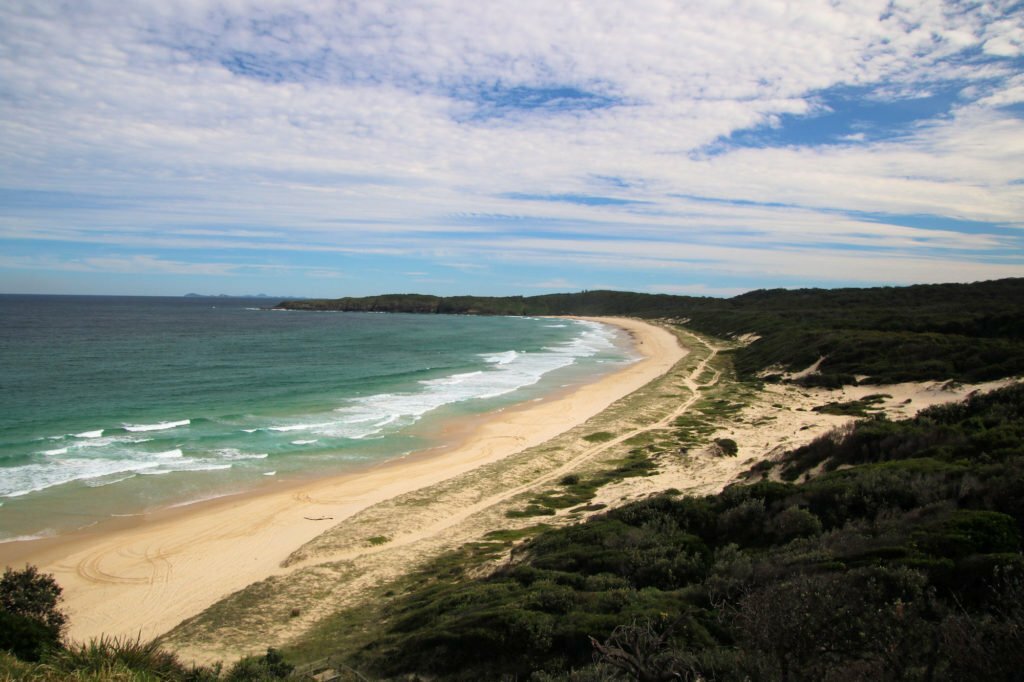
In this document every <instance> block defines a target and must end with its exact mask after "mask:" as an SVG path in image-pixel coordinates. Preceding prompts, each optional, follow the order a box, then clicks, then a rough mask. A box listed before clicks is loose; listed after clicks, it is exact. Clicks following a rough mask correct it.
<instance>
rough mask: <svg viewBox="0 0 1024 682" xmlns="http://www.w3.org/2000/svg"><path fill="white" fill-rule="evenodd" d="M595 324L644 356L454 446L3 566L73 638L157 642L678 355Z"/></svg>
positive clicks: (647, 337) (50, 548) (553, 432)
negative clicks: (25, 576) (397, 502)
mask: <svg viewBox="0 0 1024 682" xmlns="http://www.w3.org/2000/svg"><path fill="white" fill-rule="evenodd" d="M600 320H601V321H604V322H609V323H612V324H615V325H618V326H620V327H622V328H623V329H626V330H627V331H629V332H630V333H631V334H632V335H633V338H634V341H635V343H636V347H637V349H638V350H639V351H640V352H641V353H642V355H643V359H642V360H640V361H639V362H637V363H634V364H632V365H629V366H628V367H626V368H624V369H622V370H620V371H618V372H616V373H614V374H611V375H608V376H605V377H603V378H601V379H599V380H598V381H595V382H593V383H590V384H585V385H583V386H581V387H579V388H578V389H576V390H574V391H572V392H570V393H568V394H565V395H560V396H556V397H554V398H551V399H548V400H544V401H539V402H535V403H530V404H527V405H524V406H520V407H517V408H512V409H507V410H505V411H503V412H498V413H495V414H493V415H491V416H489V417H488V418H487V419H484V420H481V421H480V422H479V423H477V425H476V426H475V428H473V429H472V431H471V432H470V433H469V434H467V435H466V436H465V437H464V438H462V439H461V442H460V443H458V444H457V445H453V446H452V447H450V448H447V449H442V450H438V451H435V452H432V453H429V454H427V455H423V456H413V457H409V458H407V459H404V460H402V461H400V462H395V463H391V464H387V465H381V466H379V467H376V468H373V469H370V470H367V471H365V472H362V473H357V474H350V475H345V476H341V477H335V478H330V479H325V480H319V481H315V482H309V483H303V484H301V485H298V486H295V487H292V488H289V489H287V490H280V489H279V490H275V491H273V492H267V493H260V494H250V495H243V496H238V497H233V498H225V499H221V500H216V501H212V502H208V503H203V504H197V505H194V506H192V507H186V508H179V509H171V510H164V511H162V512H157V513H154V514H151V515H148V516H147V517H145V518H142V519H141V520H138V521H136V522H134V523H133V525H131V526H130V527H127V528H120V529H114V530H103V531H101V532H92V533H89V534H83V535H77V536H76V535H71V536H67V537H65V538H62V539H61V540H60V542H57V543H48V544H40V545H38V550H35V549H33V547H31V546H29V547H27V548H26V547H25V546H21V547H5V548H2V549H0V551H2V552H4V553H3V554H0V561H3V563H8V562H11V558H12V557H15V556H16V557H17V563H22V562H26V561H27V562H30V563H35V564H37V565H38V566H40V568H41V569H42V570H43V571H44V572H47V573H52V574H54V576H55V577H56V579H57V581H58V582H59V583H60V584H61V585H62V586H63V588H64V597H65V607H66V610H67V611H68V614H69V616H70V622H71V629H70V635H71V637H73V638H76V639H85V638H89V637H93V636H97V635H99V634H101V633H105V634H108V635H130V636H136V635H139V634H141V636H142V638H143V639H149V638H152V637H154V636H157V635H160V634H162V633H164V632H166V631H168V630H169V629H170V628H172V627H174V626H175V625H176V624H178V623H179V622H180V621H182V620H183V619H185V618H188V617H190V616H193V615H195V614H196V613H198V612H200V611H202V610H203V609H205V608H207V607H208V606H209V605H210V604H212V603H214V602H215V601H217V600H218V599H221V598H222V597H224V596H226V595H228V594H230V593H232V592H234V591H236V590H239V589H241V588H243V587H245V586H246V585H249V584H250V583H253V582H255V581H258V580H261V579H264V578H267V577H268V576H272V575H277V574H281V573H285V572H288V571H292V570H295V566H292V567H289V568H283V567H282V563H283V562H284V561H285V559H286V558H287V557H289V555H291V554H292V553H293V552H295V551H296V550H297V549H299V548H300V547H302V546H303V545H305V544H307V543H308V542H310V541H312V540H314V539H315V538H316V537H317V536H318V535H320V534H321V533H323V532H324V531H326V530H328V529H330V528H332V527H333V526H334V525H336V524H338V523H340V522H341V521H342V520H344V519H346V518H348V517H351V516H352V515H353V514H356V513H357V512H359V511H361V510H364V509H366V508H368V507H370V506H372V505H374V504H377V503H380V502H382V501H384V500H388V499H391V498H394V497H396V496H399V495H402V494H405V493H408V492H410V491H414V490H418V489H421V488H424V487H426V486H430V485H433V484H436V483H438V482H440V481H444V480H447V479H450V478H452V477H455V476H458V475H460V474H463V473H465V472H468V471H471V470H473V469H476V468H478V467H481V466H484V465H486V464H488V463H492V462H495V461H498V460H500V459H502V458H504V457H507V456H508V455H511V454H513V453H516V452H520V451H522V450H524V449H526V448H529V447H532V446H535V445H538V444H540V443H544V442H546V441H548V440H549V439H552V438H554V437H555V436H557V435H559V434H561V433H563V432H565V431H566V430H568V429H570V428H572V427H573V426H575V425H577V424H580V423H583V422H584V421H586V420H587V419H589V418H591V417H592V416H594V415H596V414H598V413H600V412H601V411H602V410H604V409H606V408H607V407H608V406H609V405H611V404H612V403H613V402H615V401H616V400H618V399H620V398H621V397H623V396H625V395H628V394H629V393H632V392H633V391H636V390H637V389H639V388H641V387H642V386H644V385H645V384H647V383H649V382H650V381H652V380H653V379H655V378H657V377H659V376H661V375H662V374H664V373H665V372H667V371H668V370H669V369H671V368H672V367H673V366H674V365H675V364H676V362H678V361H679V360H680V359H681V358H682V357H683V356H684V355H685V351H684V350H683V349H682V348H681V347H680V346H679V344H678V343H677V339H676V337H675V336H674V335H673V334H672V333H670V332H668V331H666V330H665V329H662V328H660V327H656V326H653V325H650V324H647V323H644V322H639V321H636V320H630V319H625V318H600ZM311 519H316V520H311ZM13 544H23V543H13Z"/></svg>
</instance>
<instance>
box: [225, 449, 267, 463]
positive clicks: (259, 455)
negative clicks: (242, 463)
mask: <svg viewBox="0 0 1024 682" xmlns="http://www.w3.org/2000/svg"><path fill="white" fill-rule="evenodd" d="M216 453H217V455H218V457H220V458H221V459H230V460H235V459H242V460H244V459H266V458H267V455H268V454H269V453H266V452H242V451H241V450H239V449H237V448H221V449H220V450H216Z"/></svg>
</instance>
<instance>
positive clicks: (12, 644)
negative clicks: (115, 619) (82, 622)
mask: <svg viewBox="0 0 1024 682" xmlns="http://www.w3.org/2000/svg"><path fill="white" fill-rule="evenodd" d="M60 600H61V588H60V585H58V584H57V582H56V581H55V580H54V579H53V576H51V575H46V574H43V573H40V572H39V571H38V569H37V568H36V567H35V566H26V567H25V568H24V569H23V570H20V571H16V570H14V569H13V568H10V567H7V568H6V569H5V570H4V575H3V578H0V649H2V650H6V651H10V652H12V653H13V654H14V655H16V656H17V657H18V658H21V659H22V660H26V661H38V660H39V659H40V658H42V656H43V655H44V654H45V653H46V652H47V651H50V650H53V649H56V648H59V646H60V639H61V635H62V634H63V633H64V627H65V625H66V624H67V615H65V614H64V612H63V611H61V610H60V608H58V606H57V605H58V604H59V602H60Z"/></svg>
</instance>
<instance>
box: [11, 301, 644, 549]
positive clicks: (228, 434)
mask: <svg viewBox="0 0 1024 682" xmlns="http://www.w3.org/2000/svg"><path fill="white" fill-rule="evenodd" d="M272 303H273V301H268V300H267V299H225V298H150V297H89V296H14V295H5V296H0V505H2V506H0V541H9V540H11V539H15V538H26V537H37V536H46V535H52V534H55V533H59V532H63V531H67V530H72V529H75V528H81V527H84V526H89V525H91V524H94V523H97V522H99V521H102V520H103V519H104V518H109V517H110V516H117V515H132V514H138V513H141V512H144V511H147V510H152V509H155V508H161V507H167V506H173V505H178V504H188V503H191V502H194V501H197V500H201V499H208V498H211V497H217V496H220V495H225V494H231V493H235V492H240V491H244V490H249V489H252V488H254V487H258V486H266V485H273V484H274V482H275V481H281V480H287V479H294V478H297V477H309V476H317V475H332V474H337V473H340V472H343V471H346V470H351V469H353V468H358V467H365V466H366V465H368V464H372V463H375V462H379V461H382V460H386V459H390V458H395V457H401V456H403V455H405V454H408V453H409V452H413V451H416V450H420V449H424V448H427V447H432V446H435V445H439V444H440V443H438V442H436V441H435V440H434V439H433V437H432V435H431V434H436V433H439V432H440V430H441V429H440V428H439V427H440V425H442V424H443V423H444V422H445V420H451V419H457V418H460V417H465V416H467V415H473V414H480V413H483V412H487V411H491V410H495V409H499V408H502V407H505V406H508V405H510V404H514V403H519V402H523V401H529V400H534V399H537V398H538V397H541V396H543V395H545V394H548V393H550V392H552V391H554V390H557V389H559V388H561V387H563V386H565V385H570V384H574V383H579V382H582V381H585V380H589V379H590V378H593V377H594V376H596V375H600V374H604V373H607V372H609V371H612V370H614V369H616V368H617V367H619V366H621V365H622V364H624V363H628V362H632V361H634V360H635V355H634V354H633V351H632V350H631V348H630V345H629V343H628V339H627V338H626V337H625V335H624V334H623V332H621V331H620V330H618V329H616V328H614V327H610V326H606V325H601V324H596V323H592V322H581V321H569V320H559V319H538V318H522V317H468V316H449V315H386V314H374V313H310V312H285V311H274V310H266V309H263V307H265V306H268V305H271V304H272Z"/></svg>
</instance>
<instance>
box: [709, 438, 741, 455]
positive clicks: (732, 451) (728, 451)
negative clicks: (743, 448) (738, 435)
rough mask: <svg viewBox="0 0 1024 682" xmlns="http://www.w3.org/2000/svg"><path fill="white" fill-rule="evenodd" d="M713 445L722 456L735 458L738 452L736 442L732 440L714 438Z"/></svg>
mask: <svg viewBox="0 0 1024 682" xmlns="http://www.w3.org/2000/svg"><path fill="white" fill-rule="evenodd" d="M715 445H717V446H718V449H719V450H721V452H722V454H723V455H728V456H729V457H735V456H736V453H738V452H739V451H740V449H739V446H738V445H736V441H734V440H733V439H732V438H716V439H715Z"/></svg>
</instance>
